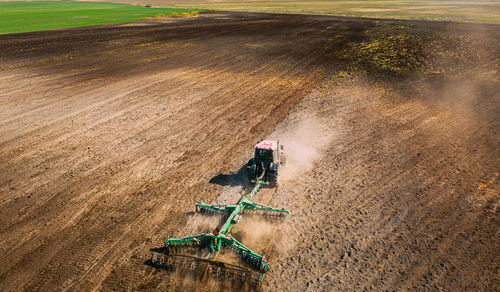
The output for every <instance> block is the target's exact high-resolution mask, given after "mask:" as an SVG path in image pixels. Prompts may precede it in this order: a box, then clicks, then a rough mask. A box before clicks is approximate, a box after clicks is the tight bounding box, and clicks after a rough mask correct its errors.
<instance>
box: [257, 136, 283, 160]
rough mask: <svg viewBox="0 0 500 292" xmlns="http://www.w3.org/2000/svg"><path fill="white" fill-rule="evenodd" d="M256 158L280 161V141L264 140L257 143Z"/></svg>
mask: <svg viewBox="0 0 500 292" xmlns="http://www.w3.org/2000/svg"><path fill="white" fill-rule="evenodd" d="M254 158H255V160H257V161H263V162H273V161H279V151H278V142H276V141H272V140H262V141H260V142H259V143H257V145H255V156H254Z"/></svg>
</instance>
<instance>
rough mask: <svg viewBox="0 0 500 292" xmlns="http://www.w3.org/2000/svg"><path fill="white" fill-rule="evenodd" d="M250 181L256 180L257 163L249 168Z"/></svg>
mask: <svg viewBox="0 0 500 292" xmlns="http://www.w3.org/2000/svg"><path fill="white" fill-rule="evenodd" d="M247 176H248V182H251V181H252V180H255V164H254V165H252V166H250V168H247Z"/></svg>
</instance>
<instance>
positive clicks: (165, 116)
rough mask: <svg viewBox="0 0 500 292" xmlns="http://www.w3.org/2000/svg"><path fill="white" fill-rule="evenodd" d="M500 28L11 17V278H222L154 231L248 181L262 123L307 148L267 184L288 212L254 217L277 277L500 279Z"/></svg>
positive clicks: (230, 16) (5, 216)
mask: <svg viewBox="0 0 500 292" xmlns="http://www.w3.org/2000/svg"><path fill="white" fill-rule="evenodd" d="M499 33H500V29H499V26H497V25H489V26H488V25H473V24H453V23H438V22H407V21H377V20H366V19H355V18H337V17H319V16H301V15H295V16H292V15H266V14H250V13H222V12H221V13H215V12H210V13H204V14H202V15H201V16H200V17H199V18H194V19H166V20H162V19H152V20H144V21H141V22H138V23H133V24H124V25H109V26H99V27H90V28H77V29H67V30H59V31H47V32H36V33H25V34H13V35H3V36H0V210H1V212H0V291H17V290H25V291H37V290H38V291H51V290H70V291H75V290H104V291H109V290H113V289H116V290H141V289H145V290H156V289H158V290H160V289H166V290H179V291H185V290H190V289H192V288H193V287H194V286H196V287H197V288H198V289H201V290H204V289H205V290H208V289H212V288H209V287H208V285H207V286H205V285H204V284H203V283H198V282H193V281H190V280H186V279H178V278H176V277H175V275H171V274H169V273H168V272H165V271H161V270H155V269H154V268H152V267H150V266H148V265H147V264H145V263H146V261H147V260H148V259H149V257H150V254H149V250H150V249H151V248H155V247H160V246H161V245H162V240H164V239H166V238H167V236H168V235H170V236H172V235H173V236H181V235H187V234H186V233H188V232H191V231H192V230H189V229H192V228H191V226H190V222H189V220H191V219H190V213H189V211H192V210H193V209H194V204H195V202H198V201H201V200H203V201H205V202H215V201H217V200H218V201H227V202H229V203H234V202H235V200H237V198H238V196H239V193H240V192H242V190H243V189H244V187H245V186H244V183H243V182H244V179H242V177H244V174H243V173H242V171H241V168H242V166H244V164H245V163H246V161H247V160H248V158H249V157H250V156H251V155H252V147H253V145H254V143H255V142H256V141H257V140H258V139H259V138H260V137H272V138H276V139H282V141H283V142H284V143H285V145H286V146H287V147H288V148H287V149H288V150H289V157H290V159H291V160H290V166H289V167H290V169H289V170H288V171H287V172H286V173H284V180H283V183H282V185H281V186H280V187H279V188H278V189H277V190H271V189H266V190H265V191H263V192H262V193H259V194H258V195H257V196H256V197H255V200H256V201H258V202H262V203H264V204H269V205H273V206H277V207H285V208H289V209H290V210H291V212H292V217H291V219H290V221H289V222H287V223H286V224H285V225H283V226H277V227H275V226H264V227H265V228H254V227H255V226H254V227H252V226H251V225H250V226H247V229H250V230H251V231H253V232H257V231H259V230H260V231H261V233H259V234H253V235H252V233H251V232H250V233H249V234H245V235H244V237H246V238H247V241H248V242H250V243H249V244H251V242H255V247H254V248H256V249H258V250H259V249H261V248H266V247H268V248H269V249H270V250H271V251H273V252H269V257H270V263H271V266H272V268H271V271H270V272H269V273H268V274H267V275H266V278H265V281H264V285H263V287H262V288H263V289H264V290H267V291H274V290H290V291H303V290H311V291H313V290H324V291H333V290H349V291H359V290H363V289H368V290H393V289H394V290H405V289H410V290H411V289H432V290H439V289H445V290H449V291H456V290H496V289H498V288H499V278H498V271H499V268H500V267H499V264H500V234H499V230H500V214H499V197H500V195H499V174H498V173H499V172H500V167H499V165H500V164H499V157H500V151H499V149H500V148H499V140H498V137H500V135H499V134H500V133H499V124H498V123H499V120H498V119H499V117H500V113H499V109H500V96H499V92H500V82H499V80H500V78H499V76H500V74H499V68H500V64H499V61H498V60H500V53H499V49H498V48H499V46H498V44H499V43H500V36H499ZM402 35H403V36H402ZM392 36H397V37H396V38H393V37H392ZM406 36H409V37H406ZM377 45H381V46H382V47H381V48H382V49H381V52H379V51H378V50H379V49H377ZM415 48H418V50H417V51H415ZM391 50H394V52H392V51H391ZM378 53H382V54H383V56H382V57H378V55H377V54H378ZM384 54H385V55H384ZM406 54H409V55H406ZM384 58H385V59H384ZM387 58H389V59H387ZM391 60H396V62H392V61H391ZM401 60H404V61H401ZM398 62H399V63H398ZM244 227H245V226H244V225H243V226H242V229H241V230H240V231H239V232H243V231H244V230H243V229H244ZM261 227H262V226H261ZM268 227H269V228H271V229H269V230H271V231H269V230H268ZM235 228H237V227H235ZM272 228H276V229H277V230H273V229H272ZM277 235H279V236H277ZM274 237H279V238H276V240H273V242H271V243H269V242H267V243H266V245H265V246H263V245H262V244H261V243H262V242H266V240H267V239H266V238H274ZM259 238H260V239H261V240H260V242H259V240H257V239H259ZM252 239H253V240H252ZM267 241H269V240H267ZM250 247H252V246H250ZM215 288H221V289H222V288H228V287H227V286H220V287H215Z"/></svg>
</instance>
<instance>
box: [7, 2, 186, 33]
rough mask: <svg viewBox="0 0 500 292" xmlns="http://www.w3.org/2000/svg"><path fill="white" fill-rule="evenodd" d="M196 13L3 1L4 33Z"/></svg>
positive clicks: (113, 5) (120, 5)
mask: <svg viewBox="0 0 500 292" xmlns="http://www.w3.org/2000/svg"><path fill="white" fill-rule="evenodd" d="M195 11H196V10H192V9H183V8H148V7H143V6H133V5H129V4H123V3H99V2H60V1H57V2H56V1H29V2H0V34H7V33H20V32H28V31H39V30H48V29H58V28H68V27H79V26H89V25H99V24H109V23H121V22H130V21H137V20H139V19H141V18H144V17H151V16H157V15H169V14H173V13H177V14H182V13H192V12H195Z"/></svg>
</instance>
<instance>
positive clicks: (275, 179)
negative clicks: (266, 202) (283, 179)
mask: <svg viewBox="0 0 500 292" xmlns="http://www.w3.org/2000/svg"><path fill="white" fill-rule="evenodd" d="M279 180H280V177H279V175H278V174H276V175H271V176H270V177H269V186H270V187H273V188H277V187H278V183H279Z"/></svg>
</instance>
